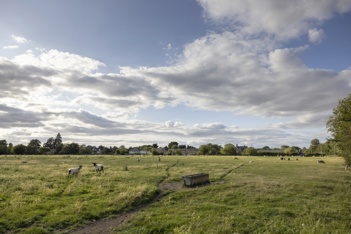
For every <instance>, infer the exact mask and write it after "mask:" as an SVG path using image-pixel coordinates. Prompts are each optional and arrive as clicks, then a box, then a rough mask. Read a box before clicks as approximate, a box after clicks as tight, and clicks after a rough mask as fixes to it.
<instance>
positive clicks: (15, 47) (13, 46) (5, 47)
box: [2, 45, 19, 50]
mask: <svg viewBox="0 0 351 234" xmlns="http://www.w3.org/2000/svg"><path fill="white" fill-rule="evenodd" d="M2 48H4V49H5V50H13V49H18V48H19V46H18V45H10V46H4V47H2Z"/></svg>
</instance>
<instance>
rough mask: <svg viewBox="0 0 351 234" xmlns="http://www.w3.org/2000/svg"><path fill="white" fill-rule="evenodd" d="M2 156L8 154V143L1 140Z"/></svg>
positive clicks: (0, 152) (0, 151) (0, 149)
mask: <svg viewBox="0 0 351 234" xmlns="http://www.w3.org/2000/svg"><path fill="white" fill-rule="evenodd" d="M0 154H7V141H6V140H0Z"/></svg>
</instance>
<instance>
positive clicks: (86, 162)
mask: <svg viewBox="0 0 351 234" xmlns="http://www.w3.org/2000/svg"><path fill="white" fill-rule="evenodd" d="M138 157H139V156H134V157H131V156H87V157H85V156H70V157H68V156H63V155H60V156H17V157H14V156H0V163H1V173H0V208H1V209H0V233H71V232H72V230H74V229H76V228H78V227H81V226H84V225H86V224H88V223H92V222H94V221H96V220H99V219H101V218H105V217H114V216H116V215H118V214H121V213H123V212H128V211H130V210H133V209H134V208H136V207H138V206H139V205H140V204H143V203H147V202H150V201H153V200H154V198H155V197H157V196H158V195H159V194H160V184H162V196H161V197H160V198H159V199H158V200H156V201H155V202H153V203H151V204H150V205H149V206H148V207H147V208H145V209H142V210H141V211H140V212H138V213H136V214H135V215H133V216H132V217H131V218H129V219H128V220H127V221H126V222H125V223H124V224H123V225H121V226H119V227H117V228H116V229H115V232H116V233H306V234H311V233H316V234H317V233H318V234H321V233H351V196H350V194H351V170H345V169H344V166H343V159H342V158H339V157H325V158H323V160H324V161H325V164H318V163H317V160H318V159H319V158H299V160H298V161H297V160H295V158H291V160H290V161H288V160H280V159H279V158H278V157H244V156H238V157H237V158H238V159H234V157H232V156H227V157H226V156H192V157H188V156H164V157H162V159H161V161H158V158H157V157H155V156H145V157H140V159H141V160H140V162H139V161H138V160H137V158H138ZM250 161H253V162H252V163H249V162H250ZM93 162H97V163H102V164H104V165H105V172H104V173H101V174H97V173H96V172H95V168H94V167H93ZM79 165H82V166H83V168H82V169H81V171H80V172H79V175H78V176H77V177H75V176H73V177H72V178H68V177H67V169H68V168H71V167H78V166H79ZM202 172H203V173H208V174H209V175H210V180H211V184H210V185H207V186H200V187H196V188H184V187H182V179H181V178H182V176H184V175H189V174H196V173H202ZM72 233H73V232H72Z"/></svg>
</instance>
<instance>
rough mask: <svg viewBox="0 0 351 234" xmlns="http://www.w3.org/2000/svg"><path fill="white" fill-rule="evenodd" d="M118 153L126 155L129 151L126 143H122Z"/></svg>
mask: <svg viewBox="0 0 351 234" xmlns="http://www.w3.org/2000/svg"><path fill="white" fill-rule="evenodd" d="M117 152H118V154H120V155H125V154H127V153H128V149H127V148H126V147H125V146H124V145H121V146H120V147H119V148H118V151H117Z"/></svg>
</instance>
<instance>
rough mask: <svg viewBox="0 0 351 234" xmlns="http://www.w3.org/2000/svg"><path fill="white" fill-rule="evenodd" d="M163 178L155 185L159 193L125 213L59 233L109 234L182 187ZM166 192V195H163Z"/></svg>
mask: <svg viewBox="0 0 351 234" xmlns="http://www.w3.org/2000/svg"><path fill="white" fill-rule="evenodd" d="M178 162H179V161H177V162H176V163H175V164H173V165H171V166H169V167H168V168H167V169H166V172H167V177H166V178H168V177H169V172H168V171H169V169H170V168H172V167H174V166H175V165H177V164H178ZM166 178H164V179H163V180H162V181H160V182H159V184H158V185H157V187H158V189H159V191H160V192H159V195H157V196H156V197H155V198H154V199H152V200H151V201H149V202H147V203H144V204H141V205H140V206H138V207H136V208H135V209H133V210H132V211H130V212H126V213H121V214H118V215H116V216H115V217H109V218H105V219H101V220H98V221H96V222H94V223H91V224H88V225H86V226H85V227H82V228H79V229H76V230H73V231H72V230H71V231H62V230H61V232H59V233H67V234H95V233H98V234H111V233H114V229H115V228H117V227H118V226H119V225H121V224H123V223H124V222H126V221H128V219H130V218H131V217H132V216H133V215H134V214H136V213H137V212H139V211H141V210H143V209H145V208H147V207H148V206H149V205H151V204H153V203H155V202H157V201H159V200H160V199H162V198H163V197H164V196H166V195H168V194H170V193H171V192H174V191H177V190H179V189H181V188H182V184H181V183H166V182H164V181H165V179H166ZM165 191H167V193H165ZM165 194H166V195H165Z"/></svg>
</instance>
